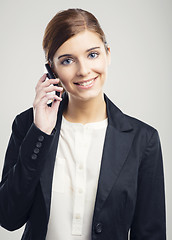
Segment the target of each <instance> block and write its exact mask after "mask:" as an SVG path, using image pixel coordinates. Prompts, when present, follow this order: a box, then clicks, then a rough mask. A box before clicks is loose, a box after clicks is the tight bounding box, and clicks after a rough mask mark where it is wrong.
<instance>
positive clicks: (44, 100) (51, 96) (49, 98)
mask: <svg viewBox="0 0 172 240" xmlns="http://www.w3.org/2000/svg"><path fill="white" fill-rule="evenodd" d="M49 101H51V102H54V101H57V102H61V101H62V98H61V97H58V96H57V95H56V94H48V95H46V96H45V97H44V98H42V99H41V101H40V102H41V103H42V104H43V105H45V104H46V105H47V102H49Z"/></svg>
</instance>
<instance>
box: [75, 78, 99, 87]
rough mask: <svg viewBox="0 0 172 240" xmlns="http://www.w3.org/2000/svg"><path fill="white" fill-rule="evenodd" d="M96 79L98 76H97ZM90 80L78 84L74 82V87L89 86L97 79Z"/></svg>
mask: <svg viewBox="0 0 172 240" xmlns="http://www.w3.org/2000/svg"><path fill="white" fill-rule="evenodd" d="M97 77H98V76H97ZM97 77H95V78H92V79H89V80H85V81H80V82H75V83H74V84H76V85H79V86H89V85H91V84H92V83H93V81H94V80H95V79H96V78H97Z"/></svg>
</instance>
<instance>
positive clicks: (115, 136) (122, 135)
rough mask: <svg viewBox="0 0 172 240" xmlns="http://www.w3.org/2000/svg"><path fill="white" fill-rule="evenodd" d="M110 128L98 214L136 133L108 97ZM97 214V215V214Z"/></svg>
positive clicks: (100, 180)
mask: <svg viewBox="0 0 172 240" xmlns="http://www.w3.org/2000/svg"><path fill="white" fill-rule="evenodd" d="M105 101H106V106H107V115H108V127H107V131H106V136H105V143H104V149H103V155H102V163H101V169H100V175H99V182H98V189H97V196H96V203H95V211H96V212H97V213H98V211H100V209H101V208H102V206H103V204H104V202H105V201H106V199H107V197H108V195H109V193H110V191H111V188H112V186H113V185H114V184H115V181H116V179H117V177H118V176H119V173H120V170H121V168H122V166H123V165H124V162H125V160H126V158H127V155H128V153H129V150H130V147H131V144H132V141H133V137H134V133H133V132H134V131H132V126H131V125H130V123H129V122H128V121H127V120H126V118H125V115H124V114H123V113H122V112H121V111H120V110H119V109H118V108H117V107H116V106H115V105H114V104H113V103H112V102H111V101H110V100H109V99H108V98H107V97H106V95H105ZM96 212H95V213H96Z"/></svg>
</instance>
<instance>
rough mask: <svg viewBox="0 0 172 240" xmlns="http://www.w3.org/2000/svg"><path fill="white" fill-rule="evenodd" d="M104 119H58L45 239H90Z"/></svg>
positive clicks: (104, 127) (103, 136) (104, 125)
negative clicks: (73, 120)
mask: <svg viewBox="0 0 172 240" xmlns="http://www.w3.org/2000/svg"><path fill="white" fill-rule="evenodd" d="M106 128H107V119H105V120H103V121H100V122H95V123H87V124H81V123H72V122H69V121H67V120H66V119H65V118H64V117H62V125H61V131H60V137H59V144H58V150H57V156H56V162H55V168H54V177H53V185H52V200H51V210H50V220H49V225H48V232H47V237H46V240H56V239H57V240H81V239H82V240H90V239H91V231H92V217H93V211H94V204H95V198H96V192H97V185H98V178H99V171H100V164H101V158H102V151H103V145H104V139H105V133H106Z"/></svg>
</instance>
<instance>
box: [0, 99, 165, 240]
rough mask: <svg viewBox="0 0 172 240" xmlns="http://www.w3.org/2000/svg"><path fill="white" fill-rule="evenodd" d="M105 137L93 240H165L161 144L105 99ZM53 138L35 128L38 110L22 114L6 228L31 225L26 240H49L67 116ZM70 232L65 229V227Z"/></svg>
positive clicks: (9, 175)
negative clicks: (61, 137) (57, 164)
mask: <svg viewBox="0 0 172 240" xmlns="http://www.w3.org/2000/svg"><path fill="white" fill-rule="evenodd" d="M104 97H105V101H106V106H107V115H108V127H107V131H106V136H105V142H104V149H103V155H102V162H101V169H100V175H99V181H98V189H97V195H96V202H95V208H94V215H93V221H92V240H93V239H99V240H127V239H128V235H130V238H129V239H131V240H145V239H146V240H165V239H166V229H165V228H166V226H165V200H164V177H163V164H162V155H161V147H160V141H159V137H158V133H157V131H156V130H155V129H154V128H152V127H150V126H149V125H147V124H145V123H143V122H141V121H139V120H137V119H134V118H132V117H129V116H127V115H125V114H123V113H122V112H121V111H120V110H119V109H118V108H117V107H116V106H115V105H114V104H113V103H112V102H111V101H110V100H109V99H108V98H107V96H106V95H105V96H104ZM67 103H68V97H67V95H65V96H64V99H63V101H62V102H61V104H60V108H59V112H58V118H57V124H56V127H55V128H54V130H53V132H52V134H51V135H46V134H45V133H43V132H41V131H40V130H39V129H38V128H37V127H36V126H35V125H34V124H33V109H32V108H31V109H29V110H27V111H25V112H23V113H21V114H20V115H18V116H17V117H16V118H15V120H14V123H13V127H12V135H11V138H10V141H9V145H8V148H7V152H6V157H5V163H4V169H3V175H2V182H1V184H0V224H1V225H2V227H4V228H6V229H8V230H10V231H13V230H16V229H18V228H20V227H21V226H23V225H24V224H25V223H26V227H25V231H24V234H23V237H22V239H23V240H44V239H45V238H46V233H47V226H48V221H49V214H50V203H51V187H52V178H53V170H54V162H55V157H56V151H57V146H58V139H59V133H60V126H61V119H62V113H63V111H64V109H65V107H66V106H67ZM64 227H65V226H64Z"/></svg>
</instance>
